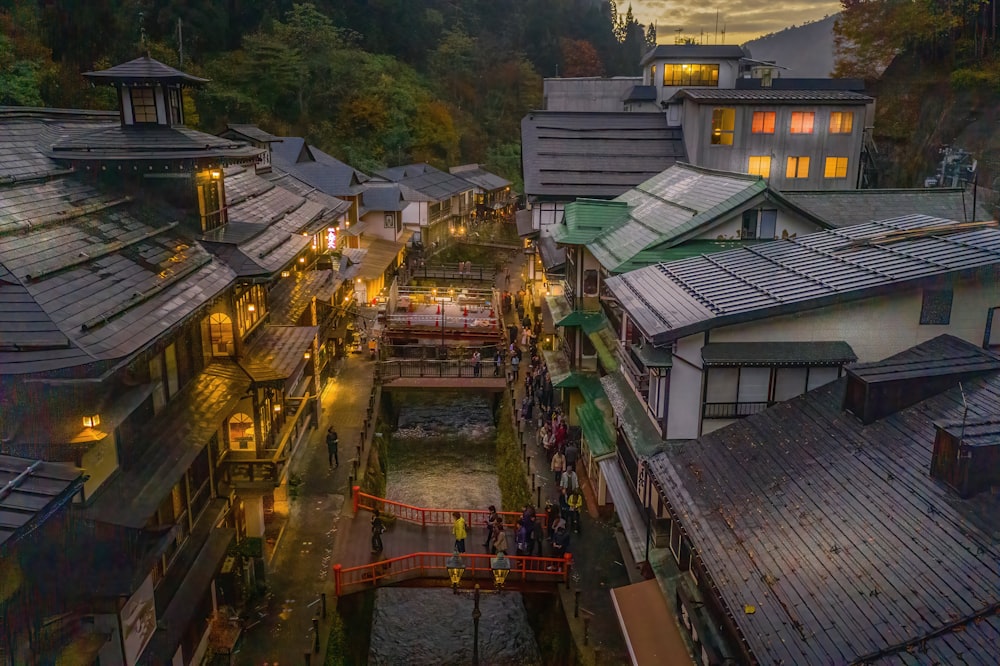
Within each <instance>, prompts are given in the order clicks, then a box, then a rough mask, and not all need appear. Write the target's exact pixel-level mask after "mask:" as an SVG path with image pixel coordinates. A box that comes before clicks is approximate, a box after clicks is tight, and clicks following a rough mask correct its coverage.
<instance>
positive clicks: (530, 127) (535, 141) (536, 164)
mask: <svg viewBox="0 0 1000 666" xmlns="http://www.w3.org/2000/svg"><path fill="white" fill-rule="evenodd" d="M521 160H522V163H523V165H524V191H525V194H527V195H528V196H541V197H563V198H576V197H588V196H589V197H615V196H618V195H619V194H621V193H622V192H624V191H625V190H627V189H629V188H630V187H635V186H636V185H638V184H639V183H641V182H643V181H645V180H648V179H649V178H651V177H653V176H655V175H656V174H658V173H660V172H661V171H663V170H664V169H666V168H667V167H669V166H670V165H671V164H674V163H675V162H679V161H684V141H683V136H682V134H681V130H680V128H676V127H667V121H666V117H665V116H664V115H663V114H662V113H580V112H577V113H572V112H562V111H532V112H531V113H529V114H528V115H527V116H525V117H524V118H523V119H522V120H521Z"/></svg>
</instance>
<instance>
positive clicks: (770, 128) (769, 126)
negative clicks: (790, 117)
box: [750, 111, 778, 134]
mask: <svg viewBox="0 0 1000 666" xmlns="http://www.w3.org/2000/svg"><path fill="white" fill-rule="evenodd" d="M777 115H778V114H777V113H776V112H774V111H754V112H753V116H752V117H751V119H750V133H751V134H774V127H775V121H776V120H777ZM758 118H759V119H760V123H759V124H758V122H757V120H758Z"/></svg>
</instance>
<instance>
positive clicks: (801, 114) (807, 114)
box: [788, 111, 816, 134]
mask: <svg viewBox="0 0 1000 666" xmlns="http://www.w3.org/2000/svg"><path fill="white" fill-rule="evenodd" d="M807 119H808V121H809V122H808V128H807V127H806V125H807V123H806V120H807ZM796 121H798V122H796ZM815 130H816V112H815V111H792V113H791V115H790V116H789V119H788V133H789V134H812V133H813V132H814V131H815Z"/></svg>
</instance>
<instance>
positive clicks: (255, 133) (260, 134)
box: [226, 123, 282, 143]
mask: <svg viewBox="0 0 1000 666" xmlns="http://www.w3.org/2000/svg"><path fill="white" fill-rule="evenodd" d="M226 127H227V128H229V129H231V130H232V131H234V132H236V133H237V134H242V135H243V136H245V137H247V138H248V139H253V140H254V141H259V142H261V143H278V142H280V141H281V140H282V139H281V137H280V136H275V135H273V134H271V133H270V132H265V131H264V130H262V129H261V128H259V127H257V126H256V125H236V124H233V123H230V124H228V125H226Z"/></svg>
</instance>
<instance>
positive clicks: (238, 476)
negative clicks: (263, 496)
mask: <svg viewBox="0 0 1000 666" xmlns="http://www.w3.org/2000/svg"><path fill="white" fill-rule="evenodd" d="M285 404H286V405H287V406H288V407H289V408H293V409H294V410H295V411H294V412H293V413H292V416H291V418H290V419H288V420H287V421H286V422H285V425H284V427H282V429H281V432H280V433H279V438H278V440H277V446H275V447H274V448H266V449H260V450H258V451H233V450H227V451H225V452H223V454H222V456H221V457H220V458H219V464H218V467H219V469H220V471H221V473H222V478H223V479H224V480H225V481H226V482H227V483H228V484H230V485H231V486H232V487H234V488H236V489H238V490H259V491H264V490H270V489H272V488H277V487H278V486H279V485H281V481H282V478H283V475H284V473H285V468H286V466H287V464H288V461H289V459H290V458H291V454H292V447H294V446H295V443H296V442H298V441H299V438H300V437H301V436H302V434H303V432H304V431H305V429H306V428H308V427H309V425H310V422H311V416H312V411H313V410H312V409H311V405H312V400H311V399H310V396H309V395H308V394H306V395H305V396H303V397H301V398H289V399H287V400H286V401H285Z"/></svg>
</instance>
